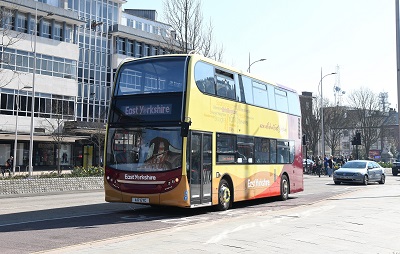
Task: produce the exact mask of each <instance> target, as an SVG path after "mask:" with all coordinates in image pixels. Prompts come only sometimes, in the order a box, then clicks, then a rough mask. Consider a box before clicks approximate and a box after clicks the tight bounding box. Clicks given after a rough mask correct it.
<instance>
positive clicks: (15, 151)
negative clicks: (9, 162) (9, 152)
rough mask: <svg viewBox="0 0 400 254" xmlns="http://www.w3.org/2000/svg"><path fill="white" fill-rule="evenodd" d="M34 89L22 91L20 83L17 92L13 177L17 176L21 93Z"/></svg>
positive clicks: (26, 87) (25, 87)
mask: <svg viewBox="0 0 400 254" xmlns="http://www.w3.org/2000/svg"><path fill="white" fill-rule="evenodd" d="M28 88H32V87H31V86H24V87H22V88H21V89H20V88H19V83H18V90H17V96H16V97H15V98H16V99H15V104H16V107H17V110H16V114H15V137H14V156H13V157H14V162H13V175H15V167H16V164H17V145H18V113H19V91H21V90H23V89H28Z"/></svg>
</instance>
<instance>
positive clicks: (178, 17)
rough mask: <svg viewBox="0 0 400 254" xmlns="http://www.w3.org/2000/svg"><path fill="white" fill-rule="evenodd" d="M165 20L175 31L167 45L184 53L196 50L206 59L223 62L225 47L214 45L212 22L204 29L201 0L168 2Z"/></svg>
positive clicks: (165, 7) (169, 0)
mask: <svg viewBox="0 0 400 254" xmlns="http://www.w3.org/2000/svg"><path fill="white" fill-rule="evenodd" d="M164 18H165V22H166V23H167V24H169V25H170V26H171V28H172V29H173V32H172V33H171V34H170V38H169V40H168V42H167V43H169V44H170V45H173V46H175V47H177V48H179V50H180V51H181V52H184V53H188V52H190V51H191V50H195V51H197V52H199V53H201V54H203V55H204V56H206V57H210V58H213V59H215V60H218V61H221V60H222V54H223V47H220V48H219V47H218V46H215V45H214V41H213V40H214V38H213V26H212V24H211V20H210V23H209V24H208V25H207V26H206V27H204V24H203V14H202V11H201V2H200V1H199V0H166V1H165V2H164Z"/></svg>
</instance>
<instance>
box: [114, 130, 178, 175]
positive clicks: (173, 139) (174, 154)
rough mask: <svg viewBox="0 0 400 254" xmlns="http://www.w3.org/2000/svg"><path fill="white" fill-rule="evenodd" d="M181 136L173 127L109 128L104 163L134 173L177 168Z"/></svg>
mask: <svg viewBox="0 0 400 254" xmlns="http://www.w3.org/2000/svg"><path fill="white" fill-rule="evenodd" d="M181 154H182V138H181V136H180V129H176V128H163V129H160V128H157V129H150V128H130V129H125V128H114V129H111V130H110V131H109V139H108V142H107V166H108V167H111V168H114V169H118V170H123V171H135V172H141V171H146V172H159V171H167V170H172V169H176V168H180V167H181V165H182V156H181Z"/></svg>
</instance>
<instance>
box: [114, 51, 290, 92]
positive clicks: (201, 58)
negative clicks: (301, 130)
mask: <svg viewBox="0 0 400 254" xmlns="http://www.w3.org/2000/svg"><path fill="white" fill-rule="evenodd" d="M177 56H184V57H190V58H192V59H195V60H197V61H199V60H201V61H204V62H207V63H210V64H213V65H215V66H218V67H221V68H223V69H226V70H229V71H231V72H236V73H238V74H240V75H242V76H247V77H249V78H252V79H256V80H258V81H261V82H267V83H268V84H271V85H273V86H276V87H279V88H282V89H285V90H288V91H291V92H294V93H297V91H296V90H295V89H293V88H290V87H287V86H284V85H281V84H279V83H276V82H271V81H268V80H266V79H262V78H260V77H258V76H256V75H253V74H251V73H248V72H244V71H242V70H239V69H237V68H234V67H232V66H229V65H227V64H224V63H221V62H218V61H216V60H213V59H211V58H208V57H205V56H202V55H200V54H168V55H156V56H147V57H141V58H126V59H124V60H123V61H122V62H121V63H120V65H122V64H124V63H128V62H132V61H137V60H143V59H152V58H165V57H177Z"/></svg>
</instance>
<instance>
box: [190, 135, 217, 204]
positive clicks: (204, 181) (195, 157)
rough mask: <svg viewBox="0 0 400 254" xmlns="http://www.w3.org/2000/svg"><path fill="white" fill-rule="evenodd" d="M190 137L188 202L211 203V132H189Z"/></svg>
mask: <svg viewBox="0 0 400 254" xmlns="http://www.w3.org/2000/svg"><path fill="white" fill-rule="evenodd" d="M190 138H191V139H190V162H189V172H188V173H189V174H188V175H189V183H190V204H191V205H192V206H197V205H211V180H212V163H211V158H212V134H211V133H204V132H191V135H190Z"/></svg>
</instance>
